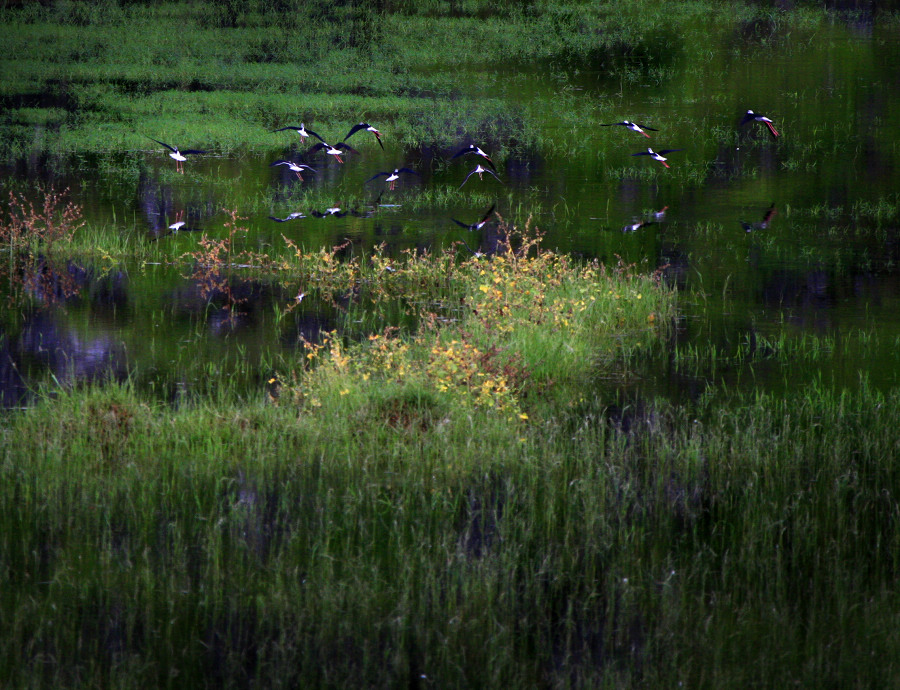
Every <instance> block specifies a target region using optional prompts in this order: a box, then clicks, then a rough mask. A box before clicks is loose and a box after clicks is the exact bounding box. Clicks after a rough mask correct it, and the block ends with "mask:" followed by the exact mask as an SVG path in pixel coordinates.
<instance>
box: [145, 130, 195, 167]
mask: <svg viewBox="0 0 900 690" xmlns="http://www.w3.org/2000/svg"><path fill="white" fill-rule="evenodd" d="M147 138H148V139H149V140H150V141H155V142H156V143H157V144H162V145H163V146H165V147H166V148H167V149H169V151H171V153H170V154H169V158H171V159H172V160H174V161H175V170H176V171H177V172H180V173H181V174H182V175H184V162H185V161H186V160H187V157H186V156H190V155H195V154H200V153H206V151H201V150H200V149H185V150H184V151H180V150H179V149H178V147H177V146H171V145H169V144H167V143H166V142H164V141H160V140H159V139H154V138H153V137H147Z"/></svg>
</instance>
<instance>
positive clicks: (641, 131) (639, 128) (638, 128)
mask: <svg viewBox="0 0 900 690" xmlns="http://www.w3.org/2000/svg"><path fill="white" fill-rule="evenodd" d="M617 125H621V126H622V127H627V128H628V129H630V130H631V131H632V132H637V133H638V134H643V135H644V136H645V137H647V138H648V139H649V138H650V135H649V134H647V132H645V131H644V130H645V129H646V130H648V131H650V132H658V131H659V130H658V129H653V127H648V126H647V125H639V124H637V123H636V122H631V121H630V120H623V121H622V122H610V123H608V124H605V125H600V126H601V127H615V126H617Z"/></svg>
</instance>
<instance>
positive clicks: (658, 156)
mask: <svg viewBox="0 0 900 690" xmlns="http://www.w3.org/2000/svg"><path fill="white" fill-rule="evenodd" d="M683 150H684V149H663V150H662V151H654V150H653V149H647V150H646V151H639V152H638V153H632V154H631V155H632V156H650V157H651V158H652V159H653V160H655V161H659V162H660V163H662V164H663V165H664V166H666V167H667V168H668V167H669V164H668V163H666V161H667V160H669V159H668V158H666V157H665V154H667V153H674V152H675V151H683Z"/></svg>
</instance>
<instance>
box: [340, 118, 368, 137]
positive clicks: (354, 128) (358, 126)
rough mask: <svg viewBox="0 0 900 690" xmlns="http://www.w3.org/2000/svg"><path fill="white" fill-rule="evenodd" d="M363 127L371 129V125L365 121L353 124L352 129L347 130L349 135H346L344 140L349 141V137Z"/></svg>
mask: <svg viewBox="0 0 900 690" xmlns="http://www.w3.org/2000/svg"><path fill="white" fill-rule="evenodd" d="M361 129H369V125H368V124H367V123H365V122H360V123H359V124H358V125H353V127H351V128H350V131H349V132H347V136H345V137H344V141H347V139H349V138H350V137H352V136H353V135H354V134H356V133H357V132H358V131H359V130H361Z"/></svg>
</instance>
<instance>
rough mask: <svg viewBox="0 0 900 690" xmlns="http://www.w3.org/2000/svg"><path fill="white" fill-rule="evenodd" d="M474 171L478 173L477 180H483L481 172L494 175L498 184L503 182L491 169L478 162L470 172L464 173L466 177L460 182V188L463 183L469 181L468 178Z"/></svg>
mask: <svg viewBox="0 0 900 690" xmlns="http://www.w3.org/2000/svg"><path fill="white" fill-rule="evenodd" d="M475 173H478V179H479V180H483V179H484V178H483V177H482V174H483V173H490V174H491V175H493V176H494V177H496V178H497V182H499V183H500V184H503V180H501V179H500V178H499V177H497V174H496V173H495V172H494V171H493V170H490V169H489V168H485V167H484V166H483V165H482V164H481V163H479V164H478V165H477V166H476V167H475V169H474V170H473V171H472V172H470V173H469V174H468V175H466V179H464V180H463V182H462V184H461V185H459V188H460V189H462V188H463V185H464V184H465V183H466V182H468V181H469V178H470V177H472V175H474V174H475Z"/></svg>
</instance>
